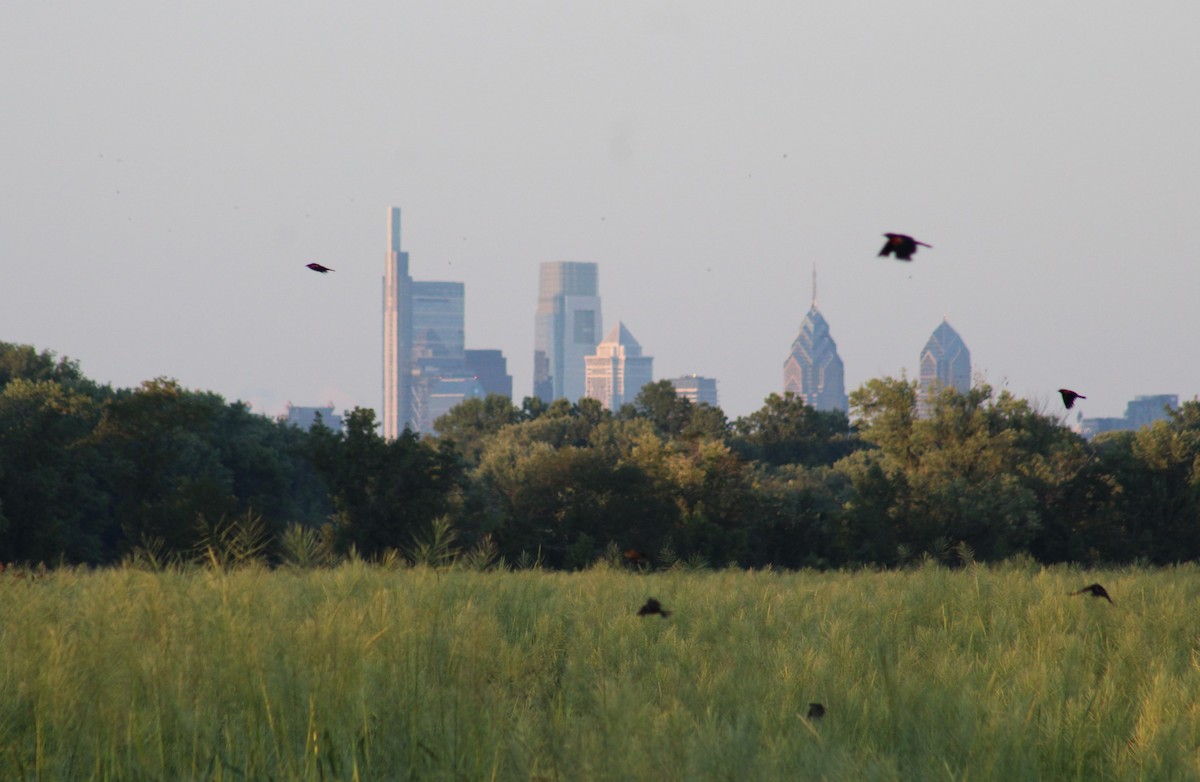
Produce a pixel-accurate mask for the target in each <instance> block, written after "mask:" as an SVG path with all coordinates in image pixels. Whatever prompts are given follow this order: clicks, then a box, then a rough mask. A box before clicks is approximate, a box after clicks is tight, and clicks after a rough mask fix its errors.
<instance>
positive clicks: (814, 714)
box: [808, 703, 825, 720]
mask: <svg viewBox="0 0 1200 782" xmlns="http://www.w3.org/2000/svg"><path fill="white" fill-rule="evenodd" d="M824 716H825V707H824V706H822V705H821V704H819V703H810V704H808V718H809V719H810V720H819V719H821V718H822V717H824Z"/></svg>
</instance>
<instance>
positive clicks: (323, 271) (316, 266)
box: [305, 263, 337, 274]
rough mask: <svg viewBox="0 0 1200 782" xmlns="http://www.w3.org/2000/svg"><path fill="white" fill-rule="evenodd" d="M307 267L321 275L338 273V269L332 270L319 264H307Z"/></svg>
mask: <svg viewBox="0 0 1200 782" xmlns="http://www.w3.org/2000/svg"><path fill="white" fill-rule="evenodd" d="M305 265H306V266H307V267H308V268H309V269H312V270H313V271H314V272H320V273H321V274H327V273H328V272H332V271H337V270H336V269H330V268H329V267H328V266H322V265H321V264H319V263H309V264H305Z"/></svg>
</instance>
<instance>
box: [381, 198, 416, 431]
mask: <svg viewBox="0 0 1200 782" xmlns="http://www.w3.org/2000/svg"><path fill="white" fill-rule="evenodd" d="M412 288H413V279H412V277H411V276H409V273H408V253H406V252H404V251H403V250H401V249H400V209H399V208H398V207H392V209H391V212H389V220H388V254H387V261H386V264H385V265H384V268H383V436H384V437H385V438H387V439H388V440H394V439H396V438H397V437H399V436H400V433H401V432H403V431H404V427H405V426H406V425H408V424H409V422H410V421H411V419H412V380H411V378H412V352H413V350H412V348H413V322H412Z"/></svg>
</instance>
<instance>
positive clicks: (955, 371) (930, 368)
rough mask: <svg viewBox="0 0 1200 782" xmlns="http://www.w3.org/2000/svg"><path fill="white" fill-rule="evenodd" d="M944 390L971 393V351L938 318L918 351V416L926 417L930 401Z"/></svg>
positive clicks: (951, 328)
mask: <svg viewBox="0 0 1200 782" xmlns="http://www.w3.org/2000/svg"><path fill="white" fill-rule="evenodd" d="M944 388H953V389H955V390H957V391H958V392H959V393H960V394H965V393H966V392H967V391H970V390H971V351H969V350H967V346H966V343H964V342H963V341H962V337H960V336H958V332H957V331H955V330H954V328H953V327H951V325H950V323H949V321H947V320H946V319H945V318H942V323H941V325H939V326H938V327H937V328H936V329H934V330H933V334H932V335H930V337H929V341H928V342H926V343H925V349H924V350H922V351H921V379H920V383H919V395H918V397H917V411H918V414H920V415H926V414H927V413H928V412H929V405H930V401H931V400H932V399H933V397H934V396H936V395H937V393H938V391H939V390H940V389H944Z"/></svg>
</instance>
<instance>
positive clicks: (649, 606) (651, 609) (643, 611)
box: [638, 598, 671, 619]
mask: <svg viewBox="0 0 1200 782" xmlns="http://www.w3.org/2000/svg"><path fill="white" fill-rule="evenodd" d="M651 614H658V615H659V616H661V617H662V618H663V619H666V618H667V617H668V616H670V615H671V612H670V611H667V610H665V609H664V608H663V607H662V603H660V602H658V601H657V600H655V599H654V598H650V599H648V600H647V601H646V605H644V606H642V607H641V608H639V609H638V616H650V615H651Z"/></svg>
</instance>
